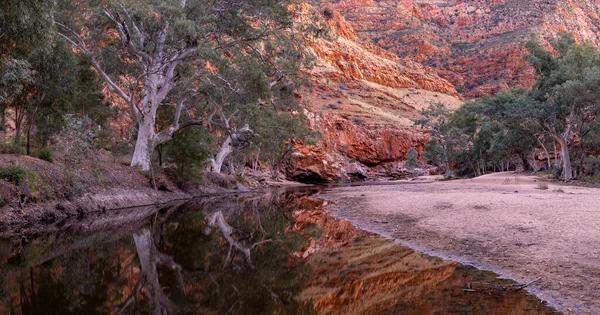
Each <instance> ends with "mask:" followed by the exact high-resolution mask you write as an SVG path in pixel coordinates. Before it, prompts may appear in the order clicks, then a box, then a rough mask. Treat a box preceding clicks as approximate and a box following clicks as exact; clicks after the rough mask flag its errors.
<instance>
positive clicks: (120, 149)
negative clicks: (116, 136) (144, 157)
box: [110, 141, 130, 162]
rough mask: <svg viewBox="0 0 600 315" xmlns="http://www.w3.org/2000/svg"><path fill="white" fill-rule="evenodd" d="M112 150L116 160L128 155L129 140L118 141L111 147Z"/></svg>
mask: <svg viewBox="0 0 600 315" xmlns="http://www.w3.org/2000/svg"><path fill="white" fill-rule="evenodd" d="M110 152H111V154H112V155H113V159H114V161H115V162H116V160H117V158H118V157H121V156H126V155H127V154H129V153H130V150H129V142H126V141H116V142H115V143H114V144H113V145H112V146H111V147H110Z"/></svg>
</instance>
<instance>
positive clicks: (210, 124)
mask: <svg viewBox="0 0 600 315" xmlns="http://www.w3.org/2000/svg"><path fill="white" fill-rule="evenodd" d="M291 4H292V1H291V0H290V1H241V2H236V1H206V0H184V1H181V0H168V1H163V0H160V1H157V0H120V1H113V0H110V1H100V2H99V1H91V0H89V1H78V2H72V1H63V0H57V1H32V0H25V1H16V0H8V1H3V2H2V4H0V30H1V31H0V73H2V75H1V76H0V145H1V148H0V149H2V152H4V153H18V154H28V155H31V156H37V157H42V158H44V159H45V160H48V161H54V160H60V161H61V162H65V163H66V164H69V165H71V164H72V165H73V166H76V165H77V163H81V162H83V161H87V160H90V159H95V158H96V157H97V156H99V155H101V154H99V153H101V152H105V151H110V152H111V153H112V156H113V158H114V160H116V159H117V157H123V156H128V155H129V156H132V157H131V163H130V164H131V165H132V166H136V167H139V168H140V169H141V170H143V171H148V170H150V169H151V168H152V167H153V166H161V167H165V168H172V169H174V170H175V171H174V172H172V173H175V174H179V175H181V176H183V174H185V175H186V176H185V177H188V178H198V176H196V175H195V174H199V173H201V172H202V171H204V170H205V169H207V168H208V169H209V170H211V171H214V172H222V171H225V170H226V171H229V172H231V173H236V174H240V173H243V171H244V169H245V168H246V166H247V165H248V166H250V165H252V166H253V167H254V168H257V167H259V166H262V167H263V168H265V169H266V170H270V171H272V172H273V173H274V174H276V173H277V171H278V170H279V169H280V168H281V164H282V163H284V162H285V161H287V160H288V159H289V158H290V157H291V152H292V147H293V145H294V143H295V141H296V140H298V139H303V138H312V139H317V138H318V136H317V135H315V134H313V132H311V131H310V130H309V129H308V128H307V127H306V124H305V123H304V117H303V111H302V110H301V108H300V107H299V106H298V103H297V94H296V91H297V89H298V87H299V83H300V82H301V78H300V72H299V70H300V69H301V68H302V67H305V66H310V64H311V59H310V58H307V57H306V56H305V55H306V54H305V52H304V45H303V44H304V43H303V38H305V35H306V34H309V32H312V31H313V30H312V29H311V28H310V27H297V26H295V25H294V21H293V19H292V18H293V14H294V12H293V10H290V9H289V8H290V5H291ZM315 23H318V22H317V21H315ZM314 29H315V31H320V32H322V31H323V30H322V29H320V28H318V27H315V28H314ZM299 31H300V32H306V34H297V32H299ZM127 117H129V119H126V118H127ZM188 128H189V130H188Z"/></svg>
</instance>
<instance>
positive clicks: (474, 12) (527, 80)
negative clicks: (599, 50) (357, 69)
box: [325, 0, 600, 97]
mask: <svg viewBox="0 0 600 315" xmlns="http://www.w3.org/2000/svg"><path fill="white" fill-rule="evenodd" d="M325 2H326V5H327V6H328V7H330V8H331V9H333V10H336V11H338V12H340V13H341V14H342V15H343V16H344V17H345V18H346V20H347V21H348V22H350V23H351V24H352V26H353V27H354V29H355V30H356V34H357V36H358V37H359V38H361V39H363V40H370V41H371V42H373V43H374V44H375V45H377V46H379V47H382V48H384V49H387V50H389V51H391V52H393V53H395V54H397V55H398V56H401V57H402V58H406V59H409V60H412V61H415V62H420V63H423V64H425V65H427V66H430V67H432V68H434V69H435V70H436V71H437V73H438V74H439V75H440V76H441V77H443V78H445V79H447V80H449V81H450V82H452V83H453V85H454V86H455V87H456V88H457V90H458V91H459V92H460V93H463V94H464V95H465V96H467V97H474V96H479V95H481V94H484V93H493V92H496V91H498V90H499V89H502V88H506V87H511V86H515V85H523V86H531V84H533V82H534V79H535V78H534V73H533V70H532V69H531V67H530V66H529V65H528V64H527V63H526V62H525V61H524V59H523V58H522V55H523V53H524V52H526V51H525V49H524V47H523V43H524V42H525V41H527V40H528V39H530V38H531V36H532V34H533V36H534V38H537V39H539V40H547V39H549V38H552V37H553V36H555V35H556V34H557V33H559V32H570V33H574V36H575V38H576V39H578V40H580V41H590V42H592V43H594V44H598V43H600V41H599V34H600V33H599V26H600V23H599V22H598V16H599V13H600V9H599V8H598V4H597V2H596V1H572V0H531V1H519V0H512V1H511V0H496V1H482V0H464V1H449V0H437V1H435V0H406V1H397V0H380V1H375V0H328V1H325Z"/></svg>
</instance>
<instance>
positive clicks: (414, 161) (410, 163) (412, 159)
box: [404, 148, 419, 170]
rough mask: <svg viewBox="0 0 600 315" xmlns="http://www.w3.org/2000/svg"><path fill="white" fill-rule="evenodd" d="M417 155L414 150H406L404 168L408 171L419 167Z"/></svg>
mask: <svg viewBox="0 0 600 315" xmlns="http://www.w3.org/2000/svg"><path fill="white" fill-rule="evenodd" d="M418 157H419V153H417V151H416V150H415V149H414V148H410V149H408V152H407V154H406V160H405V162H404V163H405V164H404V165H405V166H406V168H408V169H411V170H412V169H415V168H417V167H419V160H418Z"/></svg>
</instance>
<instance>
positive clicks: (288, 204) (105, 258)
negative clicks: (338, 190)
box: [0, 191, 556, 314]
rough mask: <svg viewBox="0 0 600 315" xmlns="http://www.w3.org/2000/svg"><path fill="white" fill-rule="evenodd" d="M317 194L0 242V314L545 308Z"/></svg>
mask: <svg viewBox="0 0 600 315" xmlns="http://www.w3.org/2000/svg"><path fill="white" fill-rule="evenodd" d="M320 193H322V192H320V191H295V192H293V191H272V192H267V193H250V194H243V195H228V196H219V197H206V198H202V199H196V200H192V201H189V202H185V203H181V204H174V205H170V206H164V207H162V208H137V209H125V210H122V211H115V212H111V213H105V214H97V215H95V216H94V215H90V216H88V217H86V218H78V219H74V221H69V222H60V223H59V224H57V225H55V226H52V227H48V228H47V229H45V230H42V231H39V230H36V231H24V232H23V234H21V235H18V236H15V237H14V238H12V239H8V240H0V314H175V313H179V314H315V313H316V314H341V313H344V314H382V313H387V314H555V313H556V311H555V310H554V309H552V308H550V307H547V306H546V305H545V304H544V303H542V302H541V301H540V300H539V299H537V298H536V297H535V296H533V295H531V294H528V293H527V292H526V291H524V290H518V287H516V286H515V285H514V284H513V283H511V282H509V281H507V280H502V279H498V278H497V277H496V276H495V275H494V274H492V273H489V272H483V271H479V270H477V269H475V268H472V267H468V266H462V265H460V264H457V263H455V262H452V261H447V260H442V259H440V258H436V257H431V256H427V255H424V254H421V253H418V252H415V251H414V250H412V249H410V248H406V247H403V246H400V245H397V244H395V243H393V242H392V241H390V240H387V239H385V238H382V237H380V236H378V235H375V234H372V233H369V232H365V231H362V230H359V229H356V228H355V227H353V226H352V224H350V223H349V222H347V221H344V220H339V219H335V218H333V217H331V216H329V215H328V214H327V213H326V212H325V211H323V207H324V203H325V202H324V201H322V200H321V199H318V198H315V197H316V196H315V195H318V194H320Z"/></svg>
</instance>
